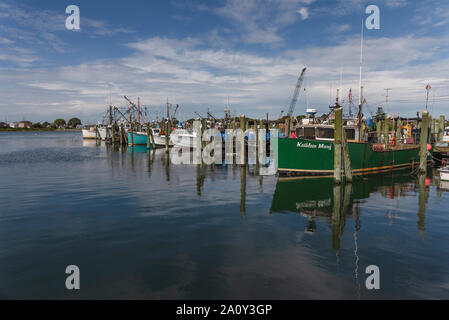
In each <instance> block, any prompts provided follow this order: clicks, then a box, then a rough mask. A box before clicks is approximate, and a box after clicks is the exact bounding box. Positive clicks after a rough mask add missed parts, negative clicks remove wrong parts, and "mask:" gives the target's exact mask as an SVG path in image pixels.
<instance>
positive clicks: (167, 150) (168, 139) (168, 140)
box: [165, 120, 170, 153]
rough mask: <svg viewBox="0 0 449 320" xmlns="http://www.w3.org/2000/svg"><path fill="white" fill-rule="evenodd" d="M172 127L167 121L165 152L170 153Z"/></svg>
mask: <svg viewBox="0 0 449 320" xmlns="http://www.w3.org/2000/svg"><path fill="white" fill-rule="evenodd" d="M169 130H170V127H169V124H168V120H167V121H165V152H166V153H169V152H170V132H169Z"/></svg>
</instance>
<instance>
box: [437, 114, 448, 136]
mask: <svg viewBox="0 0 449 320" xmlns="http://www.w3.org/2000/svg"><path fill="white" fill-rule="evenodd" d="M445 122H446V119H445V118H444V116H440V122H439V129H438V141H443V137H444V129H445V125H444V124H445Z"/></svg>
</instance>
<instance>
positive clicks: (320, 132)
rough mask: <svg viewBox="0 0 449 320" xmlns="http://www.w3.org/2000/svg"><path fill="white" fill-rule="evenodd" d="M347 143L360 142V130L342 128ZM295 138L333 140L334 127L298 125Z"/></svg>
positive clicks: (351, 127)
mask: <svg viewBox="0 0 449 320" xmlns="http://www.w3.org/2000/svg"><path fill="white" fill-rule="evenodd" d="M343 128H344V130H345V131H346V136H347V139H348V141H360V138H361V136H360V128H359V127H357V126H355V125H350V126H344V127H343ZM295 134H296V138H298V139H308V140H323V141H333V140H334V126H333V125H323V124H309V125H300V126H298V127H296V131H295Z"/></svg>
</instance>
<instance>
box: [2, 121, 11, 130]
mask: <svg viewBox="0 0 449 320" xmlns="http://www.w3.org/2000/svg"><path fill="white" fill-rule="evenodd" d="M8 127H9V125H8V124H7V123H4V122H0V128H1V129H5V128H8Z"/></svg>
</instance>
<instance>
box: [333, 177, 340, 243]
mask: <svg viewBox="0 0 449 320" xmlns="http://www.w3.org/2000/svg"><path fill="white" fill-rule="evenodd" d="M340 224H341V186H340V185H334V206H333V211H332V248H333V249H334V250H335V251H338V250H340Z"/></svg>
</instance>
